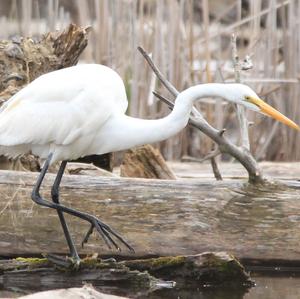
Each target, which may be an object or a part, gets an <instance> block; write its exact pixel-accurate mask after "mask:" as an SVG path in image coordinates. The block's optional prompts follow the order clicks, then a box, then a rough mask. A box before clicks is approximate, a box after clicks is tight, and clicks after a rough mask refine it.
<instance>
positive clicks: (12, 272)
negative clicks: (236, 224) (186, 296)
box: [0, 252, 253, 295]
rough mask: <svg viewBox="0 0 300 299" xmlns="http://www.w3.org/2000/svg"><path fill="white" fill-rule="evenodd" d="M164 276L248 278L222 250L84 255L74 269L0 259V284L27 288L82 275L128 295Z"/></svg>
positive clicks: (239, 282) (213, 280)
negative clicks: (122, 257)
mask: <svg viewBox="0 0 300 299" xmlns="http://www.w3.org/2000/svg"><path fill="white" fill-rule="evenodd" d="M149 273H150V274H149ZM161 279H164V280H161ZM166 280H167V281H170V280H172V281H173V282H175V283H176V285H177V286H178V287H180V288H184V289H187V288H190V287H197V288H201V287H204V286H206V285H208V284H209V285H211V286H224V285H226V286H227V287H228V286H231V287H241V286H244V287H250V286H252V284H253V282H252V281H251V279H250V277H249V275H248V274H247V273H246V272H245V271H244V268H243V266H242V265H241V264H240V263H239V262H238V261H237V260H236V259H235V258H233V257H232V256H230V255H228V254H226V253H224V252H219V253H213V252H207V253H203V254H198V255H192V256H177V257H170V256H168V257H160V258H151V259H143V260H129V261H122V262H116V261H114V260H113V259H110V260H109V261H105V260H100V259H89V258H87V259H84V260H83V261H82V263H81V265H80V268H79V269H77V270H74V269H71V268H70V269H68V268H61V269H60V268H59V267H57V265H56V264H55V265H53V264H52V263H51V262H49V260H47V259H45V258H44V259H37V258H17V259H13V260H3V261H0V286H1V287H2V289H10V288H12V287H18V289H20V290H23V291H24V290H27V291H28V290H45V289H53V288H67V287H71V286H73V287H74V286H75V287H80V286H82V282H83V281H84V282H85V283H90V284H93V285H94V286H97V288H98V289H100V290H101V291H103V292H108V293H113V291H114V290H115V288H116V287H118V290H119V291H120V290H121V292H122V294H123V295H130V294H133V293H137V292H139V293H141V292H144V293H146V292H151V291H154V290H156V289H158V288H159V287H162V286H163V285H165V286H172V285H174V283H171V282H169V283H167V282H165V281H166Z"/></svg>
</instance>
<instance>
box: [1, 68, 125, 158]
mask: <svg viewBox="0 0 300 299" xmlns="http://www.w3.org/2000/svg"><path fill="white" fill-rule="evenodd" d="M126 109H127V98H126V93H125V88H124V84H123V82H122V79H121V78H120V77H119V75H118V74H117V73H116V72H114V71H113V70H111V69H110V68H108V67H105V66H102V65H95V64H90V65H88V64H87V65H79V66H76V67H70V68H66V69H62V70H59V71H54V72H51V73H48V74H46V75H43V76H40V77H39V78H37V79H36V80H34V81H33V82H32V83H30V84H29V85H27V86H26V87H25V88H24V89H22V90H21V91H19V92H18V93H17V94H15V95H14V96H13V97H12V98H11V99H10V100H9V101H7V102H6V103H5V104H4V105H3V106H2V107H1V110H0V145H1V147H0V152H1V153H4V154H7V155H10V156H16V155H20V154H23V153H25V152H28V151H32V153H33V154H36V155H38V156H40V157H41V158H47V157H48V155H49V153H50V152H51V151H53V152H54V157H53V160H52V161H56V160H62V159H64V158H69V159H73V158H78V157H79V156H81V155H82V154H86V153H88V152H89V147H90V145H91V142H92V141H93V138H94V135H95V134H96V133H97V131H98V130H99V129H100V128H101V126H103V124H104V123H105V122H106V121H107V120H108V119H109V118H110V117H113V116H114V115H118V114H124V113H125V111H126ZM78 141H79V142H78ZM74 146H75V147H76V148H73V147H74ZM62 152H66V153H65V154H63V153H62Z"/></svg>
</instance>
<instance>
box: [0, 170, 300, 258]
mask: <svg viewBox="0 0 300 299" xmlns="http://www.w3.org/2000/svg"><path fill="white" fill-rule="evenodd" d="M36 177H37V173H25V172H13V171H0V193H1V197H0V256H20V255H30V256H31V255H34V254H41V253H44V252H46V253H58V254H64V255H66V254H67V253H68V248H67V245H66V242H65V239H64V236H63V233H62V231H61V226H60V223H59V220H58V217H57V214H56V211H55V210H51V209H48V208H44V207H40V206H37V205H36V204H34V203H33V202H32V201H31V199H30V194H31V190H32V186H33V184H34V182H35V180H36ZM53 180H54V175H52V174H49V175H48V176H47V177H46V179H45V185H44V186H43V188H42V195H44V196H45V197H46V198H50V197H49V192H50V190H49V189H50V188H49V187H50V185H51V184H52V182H53ZM286 184H287V183H286ZM298 188H299V183H297V182H293V183H290V187H289V186H287V185H283V184H281V185H280V184H268V185H248V184H244V181H241V180H226V181H224V182H216V181H214V180H211V181H210V180H206V181H203V182H200V181H198V180H176V181H172V180H145V179H127V178H126V179H125V178H113V177H112V178H104V177H92V176H84V175H82V176H78V175H72V176H70V175H66V176H65V177H64V178H63V182H62V190H61V201H62V202H63V203H64V204H65V205H67V206H72V207H73V208H77V209H79V210H81V211H86V212H89V213H91V214H94V215H96V216H97V217H99V218H100V219H102V220H103V221H104V222H106V223H108V224H110V225H111V226H112V227H113V228H115V230H117V231H118V232H119V233H121V235H123V236H124V237H125V238H126V239H127V240H128V241H129V242H130V243H131V245H133V246H134V248H135V250H136V254H135V257H139V256H149V255H150V256H151V255H154V256H164V255H172V256H173V255H174V256H177V255H190V254H197V253H199V252H204V251H226V252H229V253H232V254H234V255H236V256H237V257H238V258H252V259H263V260H267V259H282V260H300V248H299V239H300V230H299V223H300V217H299V215H300V201H299V196H300V190H299V189H298ZM66 217H67V222H68V224H69V226H70V229H71V233H72V235H73V236H74V238H75V241H76V244H77V247H78V249H80V248H79V247H80V244H81V241H82V238H83V237H84V235H85V233H86V231H87V229H88V228H89V225H88V224H86V223H84V222H82V221H80V220H78V219H76V218H75V217H69V215H66ZM79 251H80V253H81V254H90V253H94V252H98V253H100V254H101V255H109V256H112V255H120V254H122V255H124V256H128V255H130V253H129V252H127V251H126V250H123V251H122V252H121V253H120V252H116V251H113V252H112V251H109V250H108V249H107V248H106V247H105V245H104V244H103V241H102V240H100V239H98V236H97V235H96V234H95V235H92V236H91V238H90V240H89V243H88V244H87V245H86V246H85V247H84V248H83V249H80V250H79Z"/></svg>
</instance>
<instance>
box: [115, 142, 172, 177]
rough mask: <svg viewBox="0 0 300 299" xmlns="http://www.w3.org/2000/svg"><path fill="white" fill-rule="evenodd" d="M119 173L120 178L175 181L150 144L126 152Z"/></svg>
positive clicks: (163, 161)
mask: <svg viewBox="0 0 300 299" xmlns="http://www.w3.org/2000/svg"><path fill="white" fill-rule="evenodd" d="M120 173H121V176H122V177H134V178H147V179H165V180H167V179H171V180H175V179H176V176H175V174H174V173H173V172H172V170H171V169H170V168H169V166H168V165H167V163H166V161H165V160H164V158H163V156H162V155H161V153H160V152H159V150H158V149H155V148H154V147H153V146H152V145H150V144H147V145H144V146H141V147H138V148H135V149H130V150H128V151H127V152H126V153H125V155H124V159H123V162H122V164H121V166H120Z"/></svg>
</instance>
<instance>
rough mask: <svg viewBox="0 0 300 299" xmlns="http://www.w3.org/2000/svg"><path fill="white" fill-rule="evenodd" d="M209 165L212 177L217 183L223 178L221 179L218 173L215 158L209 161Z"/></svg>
mask: <svg viewBox="0 0 300 299" xmlns="http://www.w3.org/2000/svg"><path fill="white" fill-rule="evenodd" d="M210 164H211V167H212V169H213V172H214V176H215V178H216V180H217V181H222V180H223V178H222V176H221V173H220V171H219V168H218V164H217V162H216V159H215V157H213V158H211V159H210Z"/></svg>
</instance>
